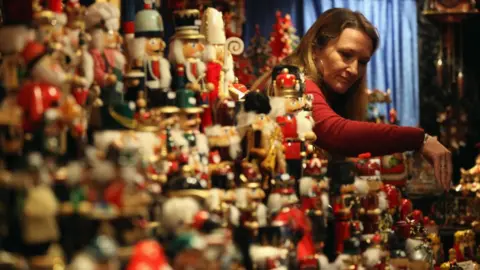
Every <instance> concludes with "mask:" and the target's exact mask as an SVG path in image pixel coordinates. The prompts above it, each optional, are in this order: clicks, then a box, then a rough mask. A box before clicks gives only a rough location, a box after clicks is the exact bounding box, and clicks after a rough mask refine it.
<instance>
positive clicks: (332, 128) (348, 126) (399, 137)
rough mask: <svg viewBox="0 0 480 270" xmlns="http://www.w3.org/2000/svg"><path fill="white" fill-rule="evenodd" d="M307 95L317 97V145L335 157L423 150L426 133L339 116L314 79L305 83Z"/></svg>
mask: <svg viewBox="0 0 480 270" xmlns="http://www.w3.org/2000/svg"><path fill="white" fill-rule="evenodd" d="M305 88H306V94H311V95H313V104H312V105H313V112H312V115H313V119H314V120H315V127H314V129H313V131H314V132H315V134H316V135H317V138H318V139H317V142H316V144H317V145H318V146H319V147H320V148H322V149H325V150H327V151H328V152H330V153H333V154H339V155H344V156H358V155H359V154H362V153H366V152H370V153H371V154H372V155H373V156H383V155H387V154H392V153H397V152H405V151H410V150H416V149H419V148H420V147H421V146H422V143H423V139H424V134H425V133H424V131H423V130H422V129H419V128H413V127H400V126H394V125H388V124H376V123H366V122H359V121H352V120H348V119H345V118H343V117H341V116H339V115H338V114H337V113H335V112H334V111H333V109H332V108H331V107H330V105H329V104H328V103H327V100H326V98H325V95H324V94H323V93H322V91H321V90H320V88H319V87H318V86H317V85H316V84H315V82H313V81H311V80H306V81H305Z"/></svg>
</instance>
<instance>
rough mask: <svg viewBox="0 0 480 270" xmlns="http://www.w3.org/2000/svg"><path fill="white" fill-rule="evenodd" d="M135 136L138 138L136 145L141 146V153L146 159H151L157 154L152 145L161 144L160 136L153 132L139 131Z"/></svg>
mask: <svg viewBox="0 0 480 270" xmlns="http://www.w3.org/2000/svg"><path fill="white" fill-rule="evenodd" d="M135 137H136V138H137V141H136V146H137V147H138V148H139V151H140V155H141V156H142V157H143V158H144V159H145V160H149V159H150V158H151V157H152V156H154V155H155V149H154V147H152V146H154V145H159V144H160V139H159V137H158V136H157V135H155V134H154V133H151V132H138V131H137V132H135Z"/></svg>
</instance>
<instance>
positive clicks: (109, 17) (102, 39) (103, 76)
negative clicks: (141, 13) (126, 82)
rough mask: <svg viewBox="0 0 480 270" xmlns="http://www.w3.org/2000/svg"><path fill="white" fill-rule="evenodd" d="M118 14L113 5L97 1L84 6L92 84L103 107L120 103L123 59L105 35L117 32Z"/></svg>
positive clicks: (121, 97) (124, 61) (121, 98)
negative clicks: (92, 74)
mask: <svg viewBox="0 0 480 270" xmlns="http://www.w3.org/2000/svg"><path fill="white" fill-rule="evenodd" d="M119 20H120V12H119V10H118V8H117V7H116V6H114V5H113V4H111V3H107V2H98V3H95V4H93V5H91V6H89V7H88V9H87V13H86V16H85V25H86V30H87V31H88V33H89V34H90V36H91V43H90V54H91V55H92V57H93V62H94V81H95V83H96V84H97V85H98V86H99V87H100V98H101V101H102V103H103V105H105V106H106V107H108V106H110V105H115V104H118V103H121V102H122V101H123V82H122V80H123V73H124V69H125V63H126V60H125V57H124V56H123V54H121V53H120V51H118V49H116V48H112V47H115V46H114V45H112V44H109V43H110V42H111V41H109V37H108V34H109V32H112V33H113V32H116V31H118V29H119V23H120V22H119Z"/></svg>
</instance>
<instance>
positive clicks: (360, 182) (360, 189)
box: [354, 177, 369, 197]
mask: <svg viewBox="0 0 480 270" xmlns="http://www.w3.org/2000/svg"><path fill="white" fill-rule="evenodd" d="M354 185H355V194H357V195H358V196H360V197H363V196H365V195H367V194H368V189H369V186H368V182H367V180H365V179H362V178H360V177H355V182H354Z"/></svg>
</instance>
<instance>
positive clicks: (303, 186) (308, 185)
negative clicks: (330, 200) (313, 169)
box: [299, 177, 315, 196]
mask: <svg viewBox="0 0 480 270" xmlns="http://www.w3.org/2000/svg"><path fill="white" fill-rule="evenodd" d="M299 183H300V186H299V189H300V195H301V196H310V195H311V194H312V188H313V186H314V184H315V181H314V180H313V178H311V177H302V178H300V180H299Z"/></svg>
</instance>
